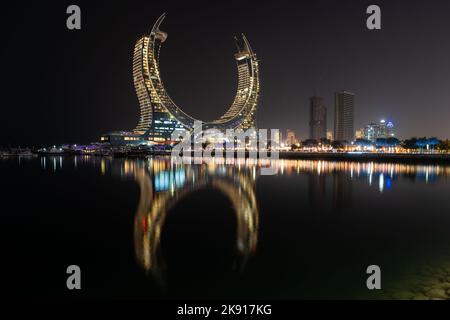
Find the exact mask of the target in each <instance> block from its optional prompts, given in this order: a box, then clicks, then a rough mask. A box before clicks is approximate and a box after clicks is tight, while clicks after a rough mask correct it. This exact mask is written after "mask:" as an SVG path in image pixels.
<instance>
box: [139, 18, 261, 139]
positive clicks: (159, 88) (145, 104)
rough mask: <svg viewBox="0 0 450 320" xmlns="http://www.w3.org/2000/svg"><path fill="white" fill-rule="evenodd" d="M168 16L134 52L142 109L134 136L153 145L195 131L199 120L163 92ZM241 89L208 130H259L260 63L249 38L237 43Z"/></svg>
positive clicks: (141, 41) (141, 40)
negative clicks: (176, 132)
mask: <svg viewBox="0 0 450 320" xmlns="http://www.w3.org/2000/svg"><path fill="white" fill-rule="evenodd" d="M164 18H165V14H163V15H162V16H160V17H159V18H158V20H157V21H156V23H155V24H154V26H153V28H152V30H151V32H150V35H146V36H143V37H141V38H140V39H139V40H138V41H137V43H136V46H135V48H134V57H133V81H134V86H135V89H136V94H137V97H138V101H139V105H140V118H139V122H138V124H137V126H136V128H135V129H134V130H133V135H134V136H139V137H141V138H142V139H145V140H147V141H153V142H160V143H169V142H173V141H171V134H172V132H173V131H174V130H175V129H178V130H180V129H185V130H187V131H192V130H193V129H194V122H195V121H196V119H194V118H193V117H191V116H190V115H188V114H187V113H185V112H184V111H183V110H182V109H181V108H180V107H178V106H177V105H176V104H175V102H173V100H172V99H171V98H170V96H169V95H168V93H167V92H166V89H165V88H164V85H163V81H162V79H161V72H160V69H159V53H160V49H161V46H162V44H163V43H164V41H166V39H167V36H168V35H167V33H166V32H164V31H161V30H160V29H159V28H160V25H161V23H162V22H163V20H164ZM235 40H236V44H237V48H238V52H237V53H236V54H235V59H236V64H237V69H238V88H237V92H236V96H235V98H234V101H233V103H232V104H231V106H230V107H229V108H228V110H227V111H226V112H225V114H223V115H222V116H221V117H220V118H218V119H217V120H214V121H211V122H207V123H205V127H207V128H216V129H219V130H226V129H244V130H246V129H248V128H255V127H256V109H257V105H258V100H259V90H260V85H259V67H258V60H257V58H256V55H255V54H254V52H253V50H252V49H251V47H250V44H249V42H248V40H247V38H246V37H245V36H244V35H242V38H241V39H237V38H236V39H235Z"/></svg>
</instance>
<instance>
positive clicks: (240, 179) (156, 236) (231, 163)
mask: <svg viewBox="0 0 450 320" xmlns="http://www.w3.org/2000/svg"><path fill="white" fill-rule="evenodd" d="M40 161H41V167H42V168H43V169H44V170H47V171H49V172H51V173H52V174H53V173H54V172H56V173H58V171H59V170H62V169H63V168H64V170H68V168H70V167H72V168H73V167H75V168H81V167H83V166H89V167H92V165H94V167H95V170H96V172H97V173H99V174H101V175H114V176H119V177H121V178H123V179H132V180H134V181H136V182H137V184H138V185H139V187H140V195H139V202H138V203H137V210H136V213H135V217H134V249H135V255H136V258H137V261H138V263H139V265H140V266H141V267H142V268H143V269H144V270H145V272H147V273H148V274H150V275H152V276H153V277H155V278H157V279H162V280H164V276H165V274H164V272H165V267H164V265H165V264H164V261H163V258H162V253H161V246H160V241H161V234H162V233H163V232H164V223H165V221H166V218H167V215H168V213H169V212H170V211H171V209H173V208H175V206H176V205H177V204H178V203H180V201H182V200H183V199H184V198H185V197H187V196H189V195H190V194H193V193H195V192H197V191H199V190H200V189H203V188H210V189H214V190H217V191H219V192H220V193H222V194H224V195H225V196H226V197H227V198H228V199H229V200H230V202H231V203H232V206H233V211H234V213H235V215H236V221H237V233H236V240H235V252H236V256H237V257H238V261H239V262H240V267H241V268H244V267H245V265H246V262H247V260H248V259H249V258H251V257H252V255H253V254H254V253H255V252H256V249H257V244H258V230H259V209H258V204H259V201H261V199H257V194H256V190H255V188H256V184H257V182H259V181H261V180H263V179H266V178H267V179H273V180H271V181H275V180H276V179H278V178H279V177H289V179H284V180H283V184H282V185H283V186H284V185H285V184H289V188H286V189H283V190H282V191H280V190H270V192H273V193H283V192H285V191H286V190H288V192H289V193H288V194H287V196H289V197H288V198H287V199H286V202H285V203H287V204H288V205H292V206H295V205H296V204H295V202H296V201H297V199H298V198H297V197H298V196H299V193H300V192H302V191H304V192H307V198H306V199H307V201H308V202H309V203H308V204H309V207H311V208H312V209H313V210H310V211H309V212H311V213H313V214H316V213H323V212H324V213H327V212H329V209H330V208H331V209H333V211H332V212H333V213H334V212H346V211H347V210H348V209H352V208H351V207H352V206H356V205H355V203H356V204H357V203H358V197H360V196H361V194H364V193H366V194H368V196H367V199H368V204H369V206H368V208H366V209H365V210H367V211H369V214H368V215H367V218H368V220H364V219H365V217H364V216H358V217H357V219H358V220H356V219H355V220H352V219H353V218H354V217H352V216H351V215H350V214H349V215H347V216H346V217H345V216H343V217H344V218H345V219H343V220H342V221H343V222H344V223H341V224H339V222H342V221H340V220H333V221H330V220H321V221H320V223H323V224H324V225H325V226H331V227H335V224H334V223H335V222H338V223H337V227H336V228H343V229H342V234H345V233H346V232H348V238H350V239H351V241H353V239H352V237H355V239H359V238H358V231H355V230H353V229H352V227H349V228H348V229H345V226H346V225H350V226H352V224H351V223H347V222H352V221H353V222H354V221H356V222H354V223H355V225H357V224H356V223H357V222H359V220H364V221H363V222H366V221H367V222H370V218H373V217H376V218H377V219H378V221H379V225H378V227H379V228H380V229H379V230H380V231H379V232H378V231H371V230H370V228H367V229H364V230H366V231H369V232H372V233H370V235H367V238H363V240H362V241H366V242H364V244H367V245H368V246H369V245H371V242H372V240H374V239H376V241H373V242H377V241H379V240H380V239H382V240H384V241H386V242H389V246H387V247H383V245H382V244H383V241H381V245H380V247H377V245H376V244H374V245H373V247H372V248H374V252H375V253H382V252H383V251H385V250H388V249H390V248H394V249H395V245H396V244H398V243H401V244H402V245H403V246H404V247H406V248H410V249H411V248H412V249H411V253H410V254H409V255H408V254H405V256H406V257H407V258H411V260H410V261H412V263H411V265H414V266H415V267H417V268H419V267H421V266H420V264H422V261H424V263H428V262H432V261H434V262H435V263H436V265H437V266H436V267H435V268H434V269H430V268H429V267H427V266H425V269H426V270H428V269H430V270H428V271H422V270H419V271H416V270H412V271H411V272H410V275H407V276H405V280H404V281H403V280H399V281H398V288H393V286H391V288H390V290H386V295H384V296H382V298H389V299H401V298H407V299H410V298H439V297H444V295H447V296H450V291H449V289H450V284H449V283H450V271H449V270H450V269H449V264H448V262H449V261H450V257H446V258H442V259H443V260H442V261H437V260H435V258H436V257H437V256H438V255H439V254H440V251H443V250H440V249H442V248H444V249H445V246H446V244H447V243H448V241H447V238H446V237H445V235H443V236H442V240H441V243H439V242H436V241H435V238H434V237H432V236H434V233H437V234H440V233H439V232H440V230H437V231H436V226H439V223H441V222H442V221H444V220H443V219H442V218H441V217H428V218H427V217H426V216H425V215H417V217H415V219H417V220H416V221H418V223H425V224H426V223H427V222H428V223H429V224H427V225H426V226H427V227H425V228H421V227H420V225H419V226H417V236H416V234H415V233H414V232H415V229H413V228H412V227H411V228H408V225H407V223H408V221H407V220H405V221H403V220H402V221H401V222H399V224H398V225H395V224H394V222H392V221H393V218H394V217H392V216H390V217H388V218H385V217H383V214H380V213H382V211H383V207H382V205H384V203H385V201H383V203H382V204H380V205H379V206H377V204H379V203H380V202H381V201H379V199H381V198H382V199H390V202H389V203H391V204H392V203H395V201H396V200H395V199H394V198H395V197H389V196H388V194H389V193H390V192H392V194H394V190H402V189H403V188H405V187H408V188H405V191H404V192H407V193H408V192H411V190H413V191H417V194H419V195H421V194H422V193H421V192H422V190H423V188H420V189H417V188H415V189H413V188H412V187H411V186H412V185H413V184H416V185H417V186H419V187H421V186H424V185H426V184H429V185H433V184H434V185H438V186H440V187H441V188H436V190H438V191H441V192H442V190H444V192H446V189H443V188H448V183H444V184H440V182H442V181H444V182H445V181H447V182H448V177H449V176H450V166H445V165H416V164H406V163H405V164H403V163H375V162H365V163H358V162H345V161H336V162H332V161H319V160H318V161H314V160H278V161H274V162H273V163H272V165H273V166H274V167H275V168H276V169H278V177H264V176H260V168H261V166H265V164H264V163H262V162H259V161H254V160H242V159H241V160H234V159H233V160H226V161H225V160H222V159H213V160H211V161H204V163H203V164H201V165H176V164H174V163H172V162H171V160H170V158H164V157H161V158H150V159H113V158H100V157H92V156H81V157H74V158H61V157H43V158H41V159H40ZM60 161H61V162H60ZM63 162H64V163H63ZM55 164H56V165H55ZM55 170H56V171H55ZM291 177H302V178H300V179H291ZM405 181H406V182H407V183H408V185H407V186H406V184H405ZM303 182H305V183H306V189H296V188H295V187H296V186H297V185H296V184H298V185H300V184H301V183H303ZM261 185H263V184H261ZM265 186H266V187H267V184H266V185H265ZM291 187H293V188H291ZM362 188H363V189H362ZM361 189H362V190H361ZM299 190H302V191H299ZM370 190H371V191H370ZM259 191H261V190H259ZM266 191H267V190H266ZM369 192H370V193H369ZM261 194H264V193H263V192H259V195H260V196H261ZM398 195H399V194H398ZM283 197H284V194H283ZM374 197H376V200H373V199H374ZM279 198H280V199H281V198H282V197H281V196H280V197H279ZM367 199H366V200H367ZM429 199H430V198H429V194H428V193H427V194H426V195H424V197H423V198H421V199H418V200H417V202H416V199H412V200H411V201H412V205H414V204H416V203H419V201H424V202H426V201H427V200H429ZM431 199H435V200H436V199H441V198H439V197H436V198H431ZM283 200H285V199H283ZM372 200H373V201H372ZM386 203H388V202H386ZM301 205H303V203H302V204H301ZM301 205H298V206H297V207H296V208H302V209H305V208H306V209H309V208H308V207H306V206H301ZM370 206H375V208H374V209H373V211H370V210H371V208H370ZM408 207H409V208H411V207H412V206H408ZM266 208H267V207H265V209H266ZM380 208H381V209H380ZM443 208H445V206H443ZM269 209H270V208H269ZM353 209H354V208H353ZM292 211H294V210H292ZM275 213H276V214H278V212H272V213H270V212H268V210H265V212H264V215H265V216H266V215H269V214H272V215H275ZM399 216H401V215H399ZM399 216H395V218H398V219H400V218H399ZM402 217H406V215H405V216H402ZM409 218H410V217H409V216H408V219H409ZM411 218H414V217H411ZM430 219H435V220H436V221H437V222H435V221H433V220H430ZM280 220H281V221H301V222H304V223H311V221H308V220H305V219H303V220H295V219H294V218H292V217H289V219H283V217H282V216H277V218H274V219H273V220H272V221H280ZM430 221H431V222H430ZM313 222H314V223H315V222H316V221H313ZM444 222H445V221H444ZM411 225H412V226H414V224H411ZM441 225H442V223H441ZM310 226H312V227H314V224H313V223H311V225H306V226H303V227H304V228H305V229H306V228H308V227H310ZM321 226H322V225H320V226H319V228H317V230H316V231H317V232H318V233H320V232H321V229H320V227H321ZM358 226H359V227H360V226H361V225H358ZM271 227H272V226H271V225H269V226H268V225H267V224H266V225H265V228H267V229H271ZM290 227H291V228H290ZM294 227H295V228H298V227H299V225H294ZM294 227H292V226H288V225H283V232H284V230H286V233H288V232H291V234H294V232H297V230H295V231H293V228H294ZM300 227H301V226H300ZM261 228H264V226H261ZM396 228H399V230H403V231H405V230H406V231H409V232H410V238H408V237H406V238H405V239H404V242H400V241H403V240H402V239H401V236H399V238H395V237H392V236H391V237H390V235H391V234H390V233H389V232H390V230H393V229H396ZM330 229H331V231H333V230H332V228H329V231H330ZM355 229H356V227H355ZM265 230H266V229H265ZM277 230H280V229H277ZM358 230H359V229H358ZM384 230H386V233H383V231H384ZM427 230H432V231H430V233H427V232H428V231H427ZM266 231H267V230H266ZM271 231H272V230H269V231H267V233H269V232H271ZM338 231H339V232H340V229H339V230H338ZM276 232H278V231H276ZM339 232H337V233H335V234H333V236H330V238H332V239H333V240H332V241H330V239H329V238H326V239H325V240H323V241H324V243H325V244H324V247H326V248H328V246H332V244H330V242H336V243H337V242H342V243H344V245H345V240H346V239H345V238H339ZM352 232H353V233H352ZM421 233H423V234H422V235H421ZM323 234H325V232H324V233H323ZM394 234H396V233H394ZM424 235H426V237H425V236H424ZM427 237H429V239H431V240H432V241H431V240H430V243H429V244H427V243H425V241H424V239H425V240H426V239H427ZM273 238H275V239H277V238H276V237H273ZM273 238H271V239H273ZM287 239H289V240H292V239H294V240H296V239H297V238H295V236H294V235H292V236H291V237H286V238H283V240H287ZM342 239H343V241H340V240H342ZM398 239H401V240H398ZM421 239H422V240H421ZM327 241H329V242H328V243H326V242H327ZM416 241H417V242H420V241H421V242H420V243H418V244H416V243H415V242H416ZM287 242H288V241H285V242H283V246H284V245H286V247H289V248H292V249H293V250H290V251H288V250H287V251H286V252H285V253H284V255H285V256H288V257H289V256H290V255H291V254H292V252H294V251H295V250H296V249H297V248H298V247H300V246H299V245H298V244H297V243H296V242H295V241H292V243H290V244H289V243H287ZM355 242H356V241H355ZM391 243H392V245H391ZM405 243H406V245H405ZM320 244H322V242H320ZM316 245H317V244H316ZM426 245H429V246H430V248H433V249H436V254H434V253H433V254H431V253H430V257H429V259H418V261H414V260H413V258H415V257H416V256H417V253H416V249H417V251H419V250H420V249H421V248H422V249H423V247H425V246H426ZM317 246H318V245H317ZM421 246H422V247H421ZM318 247H319V246H318ZM278 248H279V247H278ZM305 248H306V247H304V248H303V249H305ZM333 248H334V249H335V251H338V252H340V251H339V250H343V252H344V253H345V252H347V254H348V256H346V258H348V260H349V261H352V260H358V263H359V259H360V258H361V257H364V255H362V254H361V253H360V252H358V253H354V251H353V243H352V246H351V248H350V249H348V248H347V249H342V248H341V247H339V245H336V246H334V247H333ZM394 249H392V257H391V256H389V258H386V261H394V262H393V263H395V261H396V256H395V254H396V253H398V252H397V251H395V250H394ZM438 249H439V250H438ZM345 250H347V251H345ZM423 251H425V250H423ZM302 252H303V251H302ZM309 254H310V255H312V257H314V254H315V252H314V250H313V249H312V250H311V252H309ZM354 254H357V255H356V256H355V255H354ZM292 255H293V256H295V255H294V254H292ZM370 257H372V256H370ZM302 258H303V257H302ZM308 259H310V257H308V258H307V259H305V261H306V263H307V262H309V260H308ZM311 259H312V258H311ZM344 260H345V259H344ZM419 260H420V261H419ZM299 261H300V262H298V265H295V267H296V268H293V269H295V270H297V269H298V268H301V267H302V265H303V264H304V263H305V261H304V260H302V259H299ZM436 261H437V262H436ZM292 263H293V264H294V263H296V262H295V259H292ZM311 263H312V262H311ZM345 263H346V262H345V261H342V264H344V265H345ZM403 263H404V261H402V262H401V265H402V267H403ZM311 265H312V264H311ZM320 267H321V265H320V262H317V265H316V264H314V265H313V267H312V269H314V268H318V269H320ZM344 267H346V265H345V266H344ZM324 268H325V267H324ZM427 268H428V269H427ZM248 269H249V266H248ZM327 270H328V269H327ZM284 271H285V270H283V272H284ZM401 272H403V270H402V271H401ZM405 273H406V271H405ZM290 276H291V277H294V276H293V275H292V274H290ZM395 277H397V274H396V275H395ZM392 278H394V276H393V277H392ZM398 278H400V277H398ZM391 283H392V282H391ZM277 286H278V284H277ZM277 288H278V287H277ZM274 290H275V289H274ZM358 294H359V293H358ZM363 294H364V293H363ZM358 296H360V295H358Z"/></svg>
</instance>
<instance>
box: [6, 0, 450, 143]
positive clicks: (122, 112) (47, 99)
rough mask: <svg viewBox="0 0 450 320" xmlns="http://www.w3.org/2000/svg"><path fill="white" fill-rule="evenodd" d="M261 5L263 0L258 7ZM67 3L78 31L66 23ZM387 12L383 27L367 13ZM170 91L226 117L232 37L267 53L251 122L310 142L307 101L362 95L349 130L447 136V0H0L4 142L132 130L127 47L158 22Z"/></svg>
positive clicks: (191, 109) (200, 112) (197, 109)
mask: <svg viewBox="0 0 450 320" xmlns="http://www.w3.org/2000/svg"><path fill="white" fill-rule="evenodd" d="M266 2H267V3H266ZM70 4H78V5H79V6H80V7H81V10H82V30H81V31H69V30H67V29H66V18H67V15H66V13H65V11H66V7H67V6H68V5H70ZM370 4H378V5H379V6H380V7H381V9H382V30H381V31H369V30H368V29H367V28H366V17H367V15H366V14H365V11H366V8H367V6H368V5H370ZM163 12H166V13H167V18H166V20H165V21H164V23H163V25H162V27H161V29H162V30H164V31H167V32H168V33H169V38H168V40H167V41H166V42H165V43H164V46H163V48H162V51H161V71H162V77H163V80H164V82H165V85H166V87H167V90H168V92H169V94H170V95H171V96H172V98H173V99H174V101H175V102H176V103H177V104H178V105H179V106H181V107H182V108H183V109H184V110H185V111H186V112H187V113H189V114H191V115H192V116H194V117H196V118H200V119H203V120H212V119H213V118H216V117H218V116H220V115H221V114H222V113H223V112H224V111H225V110H226V108H227V107H228V106H229V105H230V104H231V102H232V100H233V97H234V93H235V90H236V84H237V72H236V66H235V62H234V59H233V54H234V52H235V46H234V42H233V36H234V35H238V34H240V33H242V32H243V33H245V34H246V35H247V37H248V39H249V40H250V43H251V44H252V46H253V49H254V51H255V52H256V54H257V56H258V58H259V59H260V60H261V65H260V68H261V69H260V70H261V86H262V88H261V90H262V91H261V101H260V106H259V111H258V119H259V126H260V127H263V128H280V129H283V130H284V129H286V128H293V129H295V130H296V131H297V133H298V134H299V135H300V138H302V139H304V138H307V132H308V117H309V111H308V98H309V97H310V96H311V95H313V94H314V93H315V92H316V93H317V94H318V95H320V96H322V97H323V98H324V99H325V103H326V106H327V107H328V115H329V116H328V118H329V124H328V126H329V129H332V119H333V111H334V101H333V94H334V92H335V91H337V90H349V91H352V92H354V93H355V94H356V121H355V122H356V123H355V127H356V128H359V127H362V126H364V125H365V124H366V123H368V122H370V121H377V120H379V119H381V118H387V119H391V120H393V121H394V122H395V123H396V125H397V129H398V131H397V132H398V135H399V136H400V137H410V136H421V135H428V136H432V135H435V136H438V137H441V138H450V127H449V126H448V123H449V120H450V37H449V33H450V19H449V14H450V1H446V0H442V1H435V0H434V1H424V0H420V1H406V0H405V1H402V0H389V1H365V0H358V1H356V0H353V1H350V0H339V1H280V0H277V1H270V2H268V1H256V0H248V1H239V2H234V1H225V0H223V1H204V2H199V1H179V3H177V2H170V1H161V0H158V1H153V0H146V1H137V0H136V1H135V0H129V1H121V2H120V3H116V2H112V1H76V0H75V1H74V0H71V1H54V2H51V1H47V2H45V1H39V2H36V1H35V2H30V4H27V3H26V2H21V3H20V4H11V3H9V4H7V3H5V4H2V10H1V26H0V27H1V31H0V32H1V36H2V40H1V41H2V45H1V59H0V61H1V66H2V69H1V70H2V86H1V88H2V100H1V108H2V113H1V116H0V145H27V144H28V145H30V144H53V143H63V142H67V143H85V142H90V141H96V140H98V138H99V135H100V134H101V133H103V132H107V131H111V130H126V129H132V128H133V127H134V126H135V124H136V123H137V119H138V113H139V109H138V103H137V99H136V97H135V93H134V88H133V84H132V71H131V65H132V52H133V47H134V44H135V41H136V40H137V39H138V38H139V37H140V36H141V35H142V34H145V33H149V31H150V29H151V27H152V25H153V23H154V22H155V20H156V19H157V18H158V16H159V15H160V14H161V13H163Z"/></svg>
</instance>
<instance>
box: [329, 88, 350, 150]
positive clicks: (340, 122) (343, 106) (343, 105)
mask: <svg viewBox="0 0 450 320" xmlns="http://www.w3.org/2000/svg"><path fill="white" fill-rule="evenodd" d="M334 97H335V99H334V139H335V140H339V141H344V140H346V141H349V142H350V141H352V140H353V139H354V138H355V130H354V113H355V94H354V93H351V92H348V91H342V92H336V93H335V96H334Z"/></svg>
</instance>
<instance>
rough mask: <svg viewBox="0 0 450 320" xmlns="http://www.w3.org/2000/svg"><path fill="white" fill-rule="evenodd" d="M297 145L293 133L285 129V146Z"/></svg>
mask: <svg viewBox="0 0 450 320" xmlns="http://www.w3.org/2000/svg"><path fill="white" fill-rule="evenodd" d="M296 143H297V139H296V137H295V132H294V130H292V129H287V130H286V144H287V145H288V146H291V145H293V144H296Z"/></svg>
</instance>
